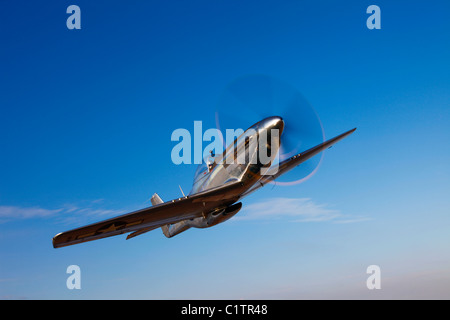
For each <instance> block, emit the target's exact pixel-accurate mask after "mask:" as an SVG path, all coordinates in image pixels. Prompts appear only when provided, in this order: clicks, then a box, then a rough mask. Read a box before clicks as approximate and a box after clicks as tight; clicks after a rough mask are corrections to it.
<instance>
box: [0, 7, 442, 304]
mask: <svg viewBox="0 0 450 320" xmlns="http://www.w3.org/2000/svg"><path fill="white" fill-rule="evenodd" d="M71 4H77V5H79V6H80V8H81V19H82V20H81V26H82V29H81V30H68V29H67V28H66V19H67V17H68V16H69V15H68V14H66V8H67V7H68V6H69V5H71ZM371 4H376V5H378V6H379V7H380V8H381V19H382V20H381V27H382V28H381V30H368V29H367V28H366V19H367V17H368V16H369V15H368V14H366V8H367V7H368V6H369V5H371ZM449 12H450V2H448V1H444V0H443V1H381V0H377V1H248V0H246V1H172V0H170V1H115V0H113V1H96V2H95V3H93V1H82V0H77V1H73V2H72V1H71V2H68V1H46V2H42V1H40V2H29V1H2V2H1V3H0V40H1V46H2V50H0V152H1V153H0V298H2V299H8V298H11V299H20V298H29V299H81V298H84V299H121V298H134V299H170V298H177V299H178V298H186V299H189V298H210V299H215V298H219V299H220V298H234V299H240V298H244V299H245V298H254V299H258V298H271V299H277V298H282V299H284V298H287V299H297V298H369V299H371V298H446V299H449V298H450V271H449V270H450V216H449V214H450V198H449V191H450V188H449V187H450V183H449V180H450V179H449V178H450V175H449V173H450V171H449V162H450V151H449V147H448V146H449V142H450V141H449V138H450V134H449V133H450V130H449V128H450V111H449V110H450V59H449V57H450V41H449V40H450V20H449V19H448V16H449ZM255 73H257V74H266V75H269V76H273V77H276V78H278V79H281V80H283V81H285V82H287V83H289V84H290V85H292V86H294V87H295V88H297V89H298V90H299V91H300V92H302V94H303V95H304V96H305V97H306V98H307V99H308V101H309V102H310V103H311V104H312V105H313V106H314V108H315V109H316V111H317V112H318V114H319V116H320V118H321V121H322V123H323V126H324V129H325V134H326V136H327V137H332V136H334V135H337V134H339V133H341V132H343V131H346V130H348V129H351V128H353V127H355V126H356V127H358V130H357V131H356V132H355V133H354V134H353V135H352V136H351V137H349V138H347V139H346V140H344V141H342V142H340V143H339V144H337V145H336V146H335V147H333V148H332V149H331V150H328V151H327V152H326V154H325V157H324V160H323V163H322V164H321V167H320V169H319V171H318V172H317V174H315V175H314V177H313V178H312V179H310V180H308V181H307V182H305V183H303V184H300V185H296V186H292V187H282V186H276V187H274V188H272V187H265V188H263V189H262V190H260V191H259V192H257V193H255V194H253V195H251V196H249V197H248V198H246V199H245V200H244V208H243V209H242V211H241V212H240V213H239V214H238V216H236V217H235V218H233V219H232V220H230V221H228V222H227V223H225V224H222V225H219V226H217V227H214V228H211V229H206V230H190V231H188V232H185V233H183V234H181V235H179V236H177V237H175V238H172V239H166V238H165V237H164V236H163V234H162V232H160V230H155V231H153V232H150V233H148V234H145V235H143V236H140V237H137V238H134V239H132V240H129V241H125V236H118V237H113V238H109V239H104V240H100V241H95V242H90V243H86V244H81V245H77V246H72V247H67V248H62V249H57V250H55V249H53V247H52V244H51V238H52V237H53V236H54V235H55V234H56V233H58V232H61V231H65V230H68V229H71V228H75V227H78V226H81V225H84V224H86V223H91V222H95V221H98V220H101V219H105V218H108V217H112V216H115V215H118V214H120V213H124V212H128V211H132V210H135V209H139V208H142V207H145V206H148V205H149V204H150V203H149V201H148V199H149V198H150V196H151V195H152V194H153V193H154V192H158V193H159V194H160V196H161V197H162V198H163V199H166V200H169V199H172V198H175V197H179V195H180V191H179V188H178V185H179V184H180V185H181V186H182V187H183V189H185V190H189V189H190V186H191V181H192V178H193V174H194V171H195V166H194V165H180V166H176V165H174V164H173V163H172V162H171V159H170V152H171V149H172V148H173V146H174V142H172V141H170V135H171V133H172V131H173V130H175V129H177V128H187V129H189V128H192V127H193V121H194V120H202V121H203V126H204V128H208V127H213V126H214V110H215V105H216V104H217V101H218V99H219V97H220V94H221V92H222V90H223V89H224V88H225V86H226V85H227V84H228V83H229V82H230V81H233V80H234V79H236V78H237V77H240V76H242V75H246V74H255ZM251 124H252V123H249V125H251ZM289 175H290V177H291V178H295V175H296V172H295V171H293V172H291V173H289ZM261 203H263V205H261ZM71 264H76V265H79V266H80V268H81V273H82V289H81V290H68V289H67V288H66V279H67V277H68V274H66V268H67V267H68V266H69V265H71ZM372 264H376V265H379V266H380V268H381V273H382V277H381V281H382V282H381V284H382V289H381V290H376V291H370V290H368V289H367V288H366V279H367V277H368V275H367V274H366V268H367V267H368V266H369V265H372Z"/></svg>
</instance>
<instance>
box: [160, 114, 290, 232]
mask: <svg viewBox="0 0 450 320" xmlns="http://www.w3.org/2000/svg"><path fill="white" fill-rule="evenodd" d="M283 129H284V122H283V119H282V118H280V117H277V116H274V117H269V118H266V119H264V120H261V121H259V122H258V123H255V124H254V125H253V126H251V127H250V128H248V129H247V130H246V131H245V132H244V133H243V134H242V135H240V136H239V137H237V138H236V139H235V140H234V142H233V143H232V144H230V145H229V146H227V148H226V149H225V151H224V152H223V153H222V154H221V155H219V156H218V157H215V158H214V159H210V161H209V162H208V161H206V162H205V163H203V164H201V165H200V166H199V167H198V169H197V171H196V173H195V177H194V183H193V186H192V190H191V192H190V194H189V195H195V194H197V193H199V192H203V191H207V190H209V189H212V188H215V187H219V186H223V185H226V184H228V183H232V182H241V184H242V189H241V192H242V193H241V195H240V197H239V199H241V198H243V197H244V196H245V195H247V194H249V193H250V192H251V191H254V190H256V189H257V188H259V187H261V186H262V183H261V182H260V180H261V179H262V178H263V177H264V173H265V172H267V169H269V168H270V166H271V164H272V162H273V160H274V159H275V158H276V155H277V153H278V151H279V147H280V140H279V138H280V136H281V134H282V132H283ZM263 149H264V150H263ZM261 154H264V156H265V158H266V161H262V160H261ZM241 207H242V203H240V202H239V203H236V204H234V205H230V206H226V205H224V206H223V207H222V208H216V209H215V210H214V211H212V212H209V213H204V215H203V216H202V217H198V218H194V219H186V220H184V221H180V222H177V223H175V224H171V225H167V226H164V227H163V232H164V234H165V235H166V236H167V237H173V236H174V235H177V234H179V233H181V232H183V231H185V230H187V229H189V228H190V227H194V228H208V227H211V226H214V225H217V224H219V223H222V222H224V221H226V220H228V219H229V218H231V217H232V216H234V215H235V214H236V213H237V212H238V211H239V210H240V209H241Z"/></svg>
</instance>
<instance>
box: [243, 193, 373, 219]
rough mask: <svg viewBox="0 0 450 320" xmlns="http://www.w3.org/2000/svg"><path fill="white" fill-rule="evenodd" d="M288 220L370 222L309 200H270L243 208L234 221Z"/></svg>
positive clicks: (361, 217)
mask: <svg viewBox="0 0 450 320" xmlns="http://www.w3.org/2000/svg"><path fill="white" fill-rule="evenodd" d="M282 218H283V219H289V220H290V221H292V222H324V221H330V222H333V223H355V222H361V221H366V220H370V218H368V217H363V216H350V215H345V214H343V213H341V211H340V210H336V209H331V208H329V206H328V205H326V204H317V203H315V202H314V201H313V200H311V199H310V198H270V199H267V200H265V201H262V202H258V203H254V204H251V205H248V206H246V207H245V209H244V210H243V212H242V215H240V216H238V217H236V218H235V219H236V220H256V219H258V220H269V219H272V220H273V219H282Z"/></svg>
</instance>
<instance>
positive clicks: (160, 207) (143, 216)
mask: <svg viewBox="0 0 450 320" xmlns="http://www.w3.org/2000/svg"><path fill="white" fill-rule="evenodd" d="M243 188H244V186H243V184H242V183H241V182H240V181H238V182H233V183H229V184H227V185H224V186H221V187H217V188H213V189H209V190H207V191H204V192H200V193H197V194H194V195H191V196H187V197H183V198H179V199H175V200H171V201H168V202H164V203H161V204H157V205H155V206H152V207H149V208H145V209H142V210H138V211H134V212H131V213H127V214H124V215H121V216H118V217H115V218H111V219H107V220H104V221H100V222H97V223H93V224H90V225H87V226H84V227H81V228H77V229H73V230H70V231H66V232H62V233H59V234H57V235H56V236H54V237H53V247H54V248H60V247H65V246H69V245H73V244H77V243H82V242H87V241H92V240H97V239H102V238H106V237H111V236H115V235H119V234H123V233H128V232H134V234H131V235H130V236H131V237H133V236H136V235H138V234H139V233H140V232H139V233H136V232H137V231H138V230H143V229H145V230H148V231H149V230H152V229H155V228H158V227H161V226H163V225H166V224H170V223H175V222H178V221H181V220H185V219H191V218H196V217H200V216H202V215H203V214H206V213H208V212H210V211H211V210H214V209H215V208H218V207H221V206H227V205H229V204H232V203H234V202H236V201H237V199H238V198H239V195H240V194H241V193H242V192H243Z"/></svg>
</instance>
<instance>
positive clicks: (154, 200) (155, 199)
mask: <svg viewBox="0 0 450 320" xmlns="http://www.w3.org/2000/svg"><path fill="white" fill-rule="evenodd" d="M150 201H151V202H152V205H154V206H156V205H157V204H160V203H164V201H162V199H161V198H160V196H159V195H158V194H157V193H155V194H153V196H152V198H151V199H150Z"/></svg>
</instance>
